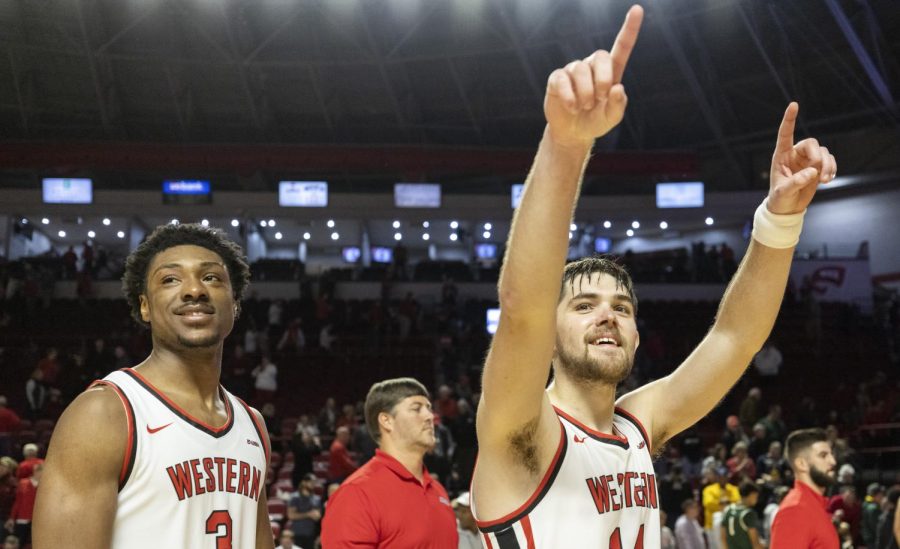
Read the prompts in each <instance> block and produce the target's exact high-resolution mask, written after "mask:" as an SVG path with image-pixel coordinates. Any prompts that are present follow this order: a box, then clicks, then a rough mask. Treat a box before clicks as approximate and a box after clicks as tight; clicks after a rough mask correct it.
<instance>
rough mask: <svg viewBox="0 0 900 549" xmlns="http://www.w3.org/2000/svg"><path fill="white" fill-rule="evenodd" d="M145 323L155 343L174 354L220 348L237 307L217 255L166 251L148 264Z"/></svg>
mask: <svg viewBox="0 0 900 549" xmlns="http://www.w3.org/2000/svg"><path fill="white" fill-rule="evenodd" d="M140 300H141V309H140V312H141V318H142V319H143V320H144V321H145V322H148V323H149V324H150V328H151V331H152V332H153V340H154V342H159V343H161V344H163V345H165V346H167V347H170V348H176V349H196V348H209V347H215V346H217V345H221V343H222V341H223V340H224V339H225V337H226V336H227V335H228V334H229V333H230V332H231V329H232V328H233V327H234V318H235V313H236V307H235V302H234V296H233V293H232V288H231V281H230V279H229V277H228V270H227V269H226V268H225V264H224V262H223V261H222V258H221V257H220V256H219V254H217V253H215V252H213V251H211V250H209V249H207V248H204V247H201V246H194V245H181V246H173V247H171V248H167V249H165V250H163V251H161V252H160V253H158V254H157V255H156V256H155V257H154V258H153V260H152V261H151V262H150V266H149V267H148V268H147V273H146V285H145V290H144V293H143V294H142V295H141V296H140Z"/></svg>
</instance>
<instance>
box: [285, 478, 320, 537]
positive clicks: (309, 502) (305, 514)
mask: <svg viewBox="0 0 900 549" xmlns="http://www.w3.org/2000/svg"><path fill="white" fill-rule="evenodd" d="M316 482H317V480H316V475H315V474H314V473H306V474H305V475H303V477H302V478H301V479H300V486H298V490H297V495H295V496H293V497H291V501H290V502H289V503H288V519H290V521H291V528H290V530H286V531H285V532H291V531H293V532H292V535H293V537H294V538H295V539H296V540H297V543H299V544H300V547H303V548H307V547H309V548H312V546H313V544H314V543H315V541H316V531H317V530H318V526H319V521H320V520H322V498H321V497H319V496H318V495H317V494H316V493H315V487H316Z"/></svg>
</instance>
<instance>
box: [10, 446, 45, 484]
mask: <svg viewBox="0 0 900 549" xmlns="http://www.w3.org/2000/svg"><path fill="white" fill-rule="evenodd" d="M22 457H23V458H25V459H23V460H22V462H21V463H19V468H18V469H16V477H18V479H19V480H22V479H26V478H31V474H32V473H33V472H34V468H35V466H37V465H38V464H40V463H44V460H43V459H41V458H39V457H38V445H37V444H35V443H33V442H29V443H28V444H26V445H25V446H23V447H22Z"/></svg>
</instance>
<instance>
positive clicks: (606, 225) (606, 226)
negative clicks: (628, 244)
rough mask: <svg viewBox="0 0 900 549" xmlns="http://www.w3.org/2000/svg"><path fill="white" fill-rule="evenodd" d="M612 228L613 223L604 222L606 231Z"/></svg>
mask: <svg viewBox="0 0 900 549" xmlns="http://www.w3.org/2000/svg"><path fill="white" fill-rule="evenodd" d="M610 227H612V223H610V222H609V221H604V222H603V228H604V229H609V228H610Z"/></svg>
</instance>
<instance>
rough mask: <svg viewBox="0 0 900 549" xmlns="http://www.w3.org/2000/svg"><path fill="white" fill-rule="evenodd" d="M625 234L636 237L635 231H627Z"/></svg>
mask: <svg viewBox="0 0 900 549" xmlns="http://www.w3.org/2000/svg"><path fill="white" fill-rule="evenodd" d="M625 234H627V235H628V236H634V231H632V230H631V229H628V230H627V231H625Z"/></svg>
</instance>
